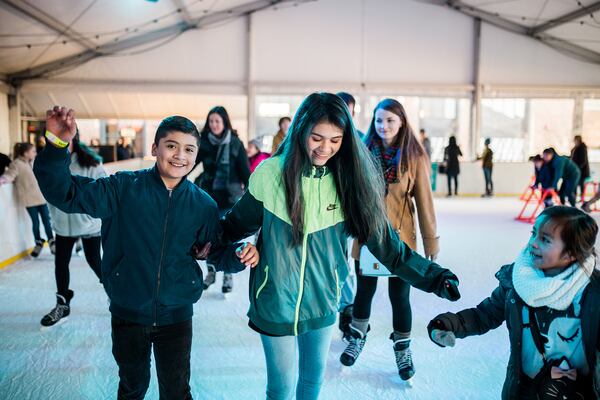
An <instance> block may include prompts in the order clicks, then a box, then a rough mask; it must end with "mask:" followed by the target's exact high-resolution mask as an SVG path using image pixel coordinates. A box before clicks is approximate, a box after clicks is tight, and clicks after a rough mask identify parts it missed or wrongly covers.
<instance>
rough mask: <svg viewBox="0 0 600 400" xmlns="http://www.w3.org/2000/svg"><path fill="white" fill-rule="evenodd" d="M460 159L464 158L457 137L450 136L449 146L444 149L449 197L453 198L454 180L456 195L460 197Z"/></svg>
mask: <svg viewBox="0 0 600 400" xmlns="http://www.w3.org/2000/svg"><path fill="white" fill-rule="evenodd" d="M458 157H462V151H460V147H458V145H457V144H456V137H455V136H450V139H449V140H448V146H446V148H445V149H444V162H445V163H446V175H448V197H450V196H452V180H454V195H455V196H457V195H458V174H460V163H459V162H458Z"/></svg>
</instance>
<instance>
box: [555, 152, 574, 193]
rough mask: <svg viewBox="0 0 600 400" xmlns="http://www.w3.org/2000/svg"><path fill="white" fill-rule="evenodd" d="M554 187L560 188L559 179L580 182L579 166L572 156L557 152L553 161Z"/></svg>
mask: <svg viewBox="0 0 600 400" xmlns="http://www.w3.org/2000/svg"><path fill="white" fill-rule="evenodd" d="M550 165H551V166H552V187H553V188H555V189H556V188H558V181H559V180H560V179H561V178H562V180H563V181H567V180H575V181H577V182H579V176H580V172H579V167H578V166H577V164H575V163H574V162H573V161H572V160H571V159H570V158H568V157H565V156H559V155H558V154H556V155H555V156H554V158H552V161H550Z"/></svg>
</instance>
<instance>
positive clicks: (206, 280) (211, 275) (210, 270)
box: [202, 265, 217, 290]
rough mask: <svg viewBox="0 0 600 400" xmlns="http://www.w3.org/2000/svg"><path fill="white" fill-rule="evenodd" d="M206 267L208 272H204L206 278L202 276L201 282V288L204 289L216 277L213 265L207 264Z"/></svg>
mask: <svg viewBox="0 0 600 400" xmlns="http://www.w3.org/2000/svg"><path fill="white" fill-rule="evenodd" d="M207 267H208V272H207V273H206V278H204V282H202V288H203V289H204V290H206V289H208V288H209V286H210V285H212V284H213V283H215V279H216V275H217V271H216V270H215V267H213V266H212V265H208V266H207Z"/></svg>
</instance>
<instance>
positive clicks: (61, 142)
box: [46, 131, 69, 149]
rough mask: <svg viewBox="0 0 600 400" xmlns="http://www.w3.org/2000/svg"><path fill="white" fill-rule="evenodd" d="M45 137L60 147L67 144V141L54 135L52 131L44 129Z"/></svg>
mask: <svg viewBox="0 0 600 400" xmlns="http://www.w3.org/2000/svg"><path fill="white" fill-rule="evenodd" d="M46 139H48V140H49V141H50V142H52V144H54V145H55V146H56V147H59V148H61V149H64V148H65V147H67V146H68V145H69V142H65V141H64V140H62V139H61V138H59V137H58V136H56V135H55V134H54V133H52V132H50V131H46Z"/></svg>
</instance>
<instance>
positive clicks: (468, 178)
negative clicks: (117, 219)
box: [0, 158, 600, 269]
mask: <svg viewBox="0 0 600 400" xmlns="http://www.w3.org/2000/svg"><path fill="white" fill-rule="evenodd" d="M153 164H154V160H153V159H151V158H148V159H133V160H126V161H118V162H114V163H109V164H105V165H104V169H105V170H106V172H107V173H108V174H113V173H115V172H117V171H133V170H138V169H142V168H149V167H151V166H152V165H153ZM591 170H592V177H593V179H594V180H595V181H600V163H592V164H591ZM532 174H533V164H532V163H526V162H522V163H501V164H496V165H495V166H494V172H493V181H494V190H495V194H496V195H497V196H515V197H516V196H519V195H520V194H521V193H522V192H523V189H524V188H525V187H526V186H527V184H528V183H529V181H530V179H531V175H532ZM458 179H459V183H458V193H459V195H460V196H465V197H468V196H480V195H481V193H483V188H484V179H483V172H482V170H481V164H480V163H479V162H463V163H461V173H460V175H459V177H458ZM437 180H438V181H437V188H436V189H437V190H436V192H435V195H436V196H440V197H441V196H445V195H446V176H445V175H439V174H438V176H437ZM515 201H516V199H515ZM0 210H2V212H1V213H0V269H1V268H4V267H6V266H8V265H10V264H12V263H14V262H16V261H18V260H19V259H21V258H23V257H26V256H27V254H28V253H29V252H30V251H31V249H32V248H33V245H34V243H33V237H32V234H31V221H30V219H29V216H28V215H27V211H26V210H25V208H23V207H21V206H20V205H18V203H17V201H16V194H15V193H14V190H13V185H12V184H7V185H1V186H0Z"/></svg>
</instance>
